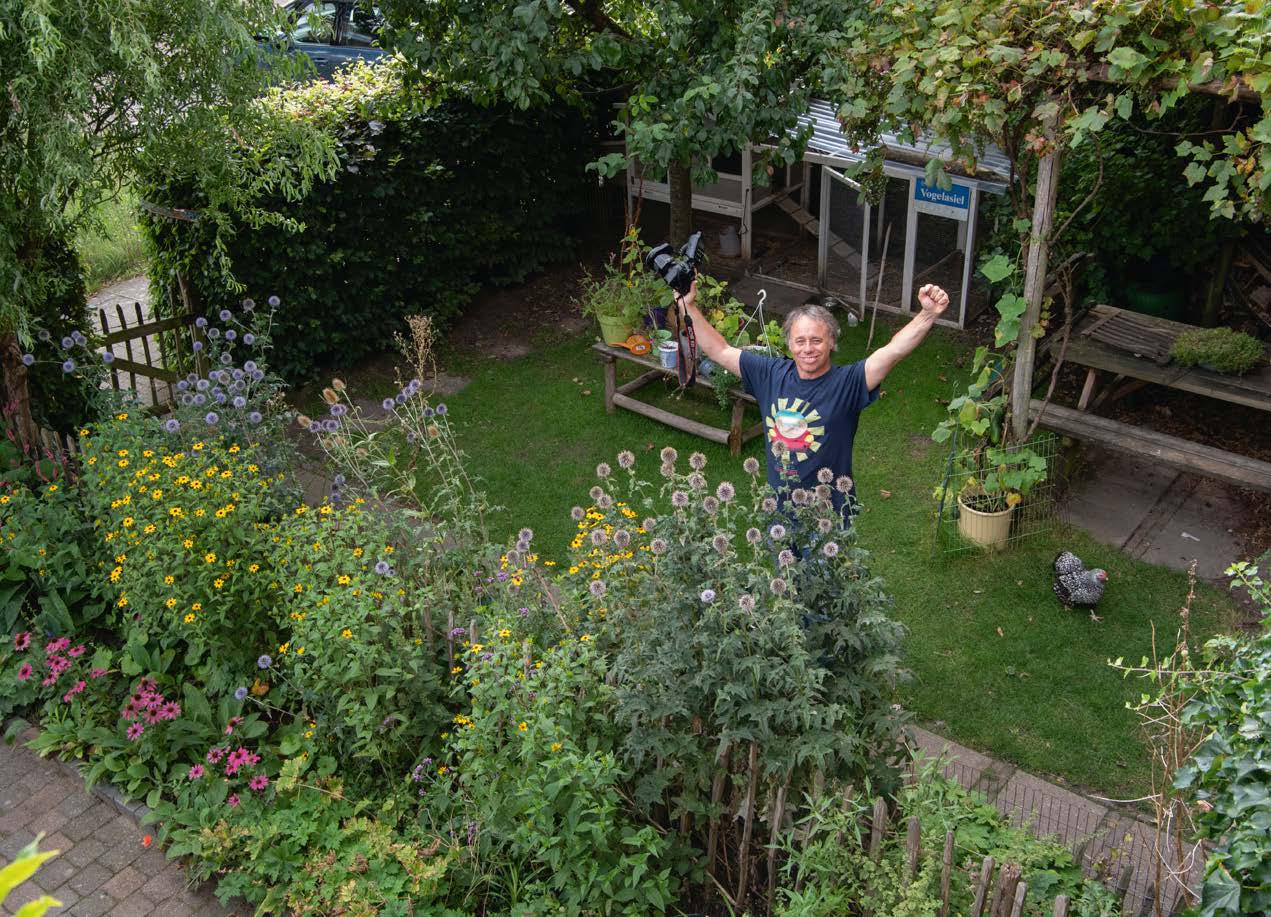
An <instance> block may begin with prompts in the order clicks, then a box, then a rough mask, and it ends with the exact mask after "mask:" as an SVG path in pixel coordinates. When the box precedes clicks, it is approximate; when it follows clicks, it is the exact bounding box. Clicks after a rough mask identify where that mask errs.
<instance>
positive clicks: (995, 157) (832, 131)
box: [799, 99, 1011, 182]
mask: <svg viewBox="0 0 1271 917" xmlns="http://www.w3.org/2000/svg"><path fill="white" fill-rule="evenodd" d="M808 124H811V125H812V139H811V140H809V141H808V149H809V150H811V151H812V152H815V153H820V154H821V155H823V156H833V157H835V158H837V159H843V160H845V161H847V162H860V161H861V160H862V159H864V158H865V154H864V153H856V152H853V151H852V146H851V143H850V142H849V141H848V139H847V137H845V136H844V135H843V131H842V129H841V128H840V127H839V122H838V118H837V117H836V116H835V113H834V106H832V105H831V104H830V103H829V102H827V101H825V100H824V99H814V100H813V101H812V104H811V105H810V106H808V112H807V114H804V115H800V116H799V127H800V128H803V127H806V126H807V125H808ZM882 141H883V146H885V147H887V149H888V150H896V151H898V152H900V153H902V154H908V155H909V156H912V157H916V158H919V159H921V160H922V161H926V160H930V159H943V160H945V161H946V162H948V161H949V160H950V159H951V157H952V150H951V149H950V148H949V145H948V144H945V143H934V142H932V141H930V140H927V139H924V138H922V137H920V138H919V141H918V143H906V142H905V141H903V140H901V139H900V138H899V137H897V136H895V135H894V134H887V133H884V134H883V135H882ZM902 161H903V160H902ZM976 166H977V167H978V169H979V175H978V177H980V178H985V177H990V178H991V180H992V179H997V180H999V181H1003V182H1005V181H1009V180H1010V177H1011V163H1010V160H1008V159H1007V158H1006V154H1004V153H1003V152H1002V151H1001V150H1000V149H998V148H997V147H995V146H989V147H987V148H986V149H985V150H984V151H983V152H982V153H981V155H980V156H979V158H978V159H976Z"/></svg>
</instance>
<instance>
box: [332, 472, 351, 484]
mask: <svg viewBox="0 0 1271 917" xmlns="http://www.w3.org/2000/svg"><path fill="white" fill-rule="evenodd" d="M347 480H348V479H347V478H345V477H344V475H343V474H338V473H337V474H336V476H335V477H334V478H332V479H331V483H332V484H334V485H335V486H336V487H343V486H344V484H345V482H346V481H347Z"/></svg>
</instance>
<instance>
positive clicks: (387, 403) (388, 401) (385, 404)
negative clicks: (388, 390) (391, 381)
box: [380, 398, 397, 411]
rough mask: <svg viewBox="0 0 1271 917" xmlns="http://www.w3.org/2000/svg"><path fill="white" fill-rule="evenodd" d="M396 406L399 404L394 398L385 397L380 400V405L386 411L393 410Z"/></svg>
mask: <svg viewBox="0 0 1271 917" xmlns="http://www.w3.org/2000/svg"><path fill="white" fill-rule="evenodd" d="M396 406H397V402H396V401H394V400H393V399H392V398H385V399H384V400H383V401H381V402H380V407H382V408H383V409H384V410H386V411H391V410H393V408H394V407H396Z"/></svg>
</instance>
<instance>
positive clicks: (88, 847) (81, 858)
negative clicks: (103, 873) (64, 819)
mask: <svg viewBox="0 0 1271 917" xmlns="http://www.w3.org/2000/svg"><path fill="white" fill-rule="evenodd" d="M106 849H107V848H106V845H105V844H103V843H102V842H101V841H100V840H99V839H98V838H97V837H95V836H94V837H87V838H85V839H84V840H82V841H80V842H79V843H78V844H76V845H75V846H74V847H73V848H72V849H71V850H70V851H69V852H68V853H66V855H65V856H66V858H67V859H68V860H70V861H71V862H72V863H74V864H75V865H76V866H87V865H88V864H89V863H91V862H92V861H93V860H95V859H97V858H98V857H100V856H101V855H102V854H103V853H105V852H106ZM103 865H105V864H103ZM107 868H108V869H109V868H110V867H107Z"/></svg>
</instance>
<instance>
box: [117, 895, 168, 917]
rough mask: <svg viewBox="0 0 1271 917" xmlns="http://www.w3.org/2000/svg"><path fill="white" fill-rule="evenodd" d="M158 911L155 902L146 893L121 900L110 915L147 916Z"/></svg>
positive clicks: (120, 916)
mask: <svg viewBox="0 0 1271 917" xmlns="http://www.w3.org/2000/svg"><path fill="white" fill-rule="evenodd" d="M155 913H158V912H157V911H156V910H155V907H154V902H152V901H151V900H150V899H149V898H146V897H145V896H144V895H132V896H130V897H129V898H128V899H127V900H125V901H120V902H119V903H118V904H116V905H115V907H114V909H113V910H112V911H111V912H110V917H146V915H148V914H155Z"/></svg>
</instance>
